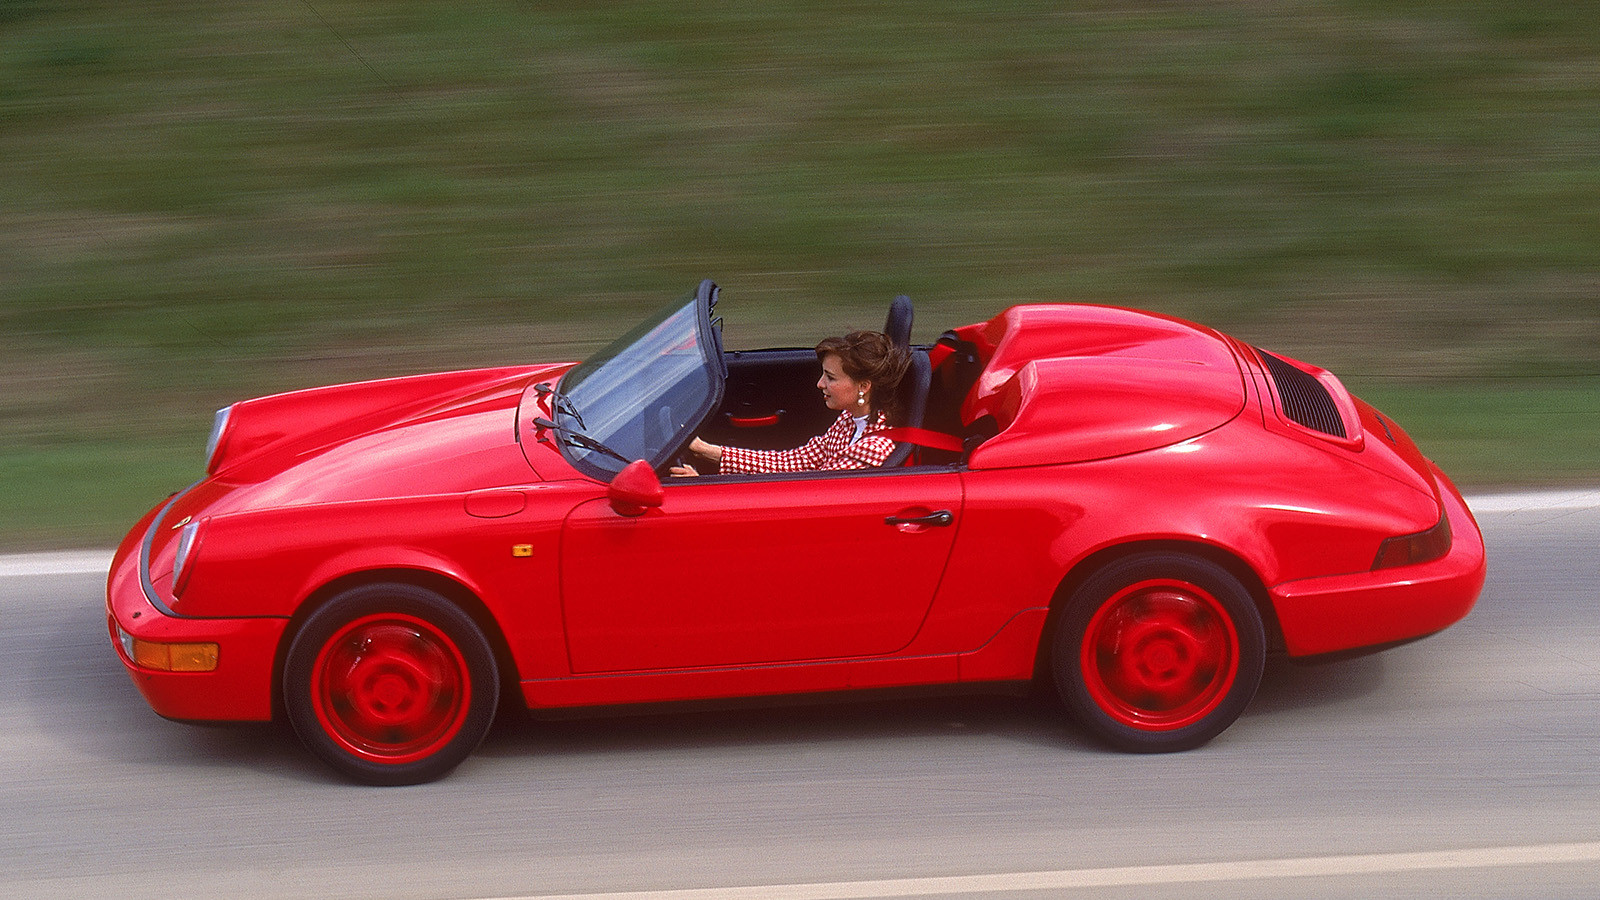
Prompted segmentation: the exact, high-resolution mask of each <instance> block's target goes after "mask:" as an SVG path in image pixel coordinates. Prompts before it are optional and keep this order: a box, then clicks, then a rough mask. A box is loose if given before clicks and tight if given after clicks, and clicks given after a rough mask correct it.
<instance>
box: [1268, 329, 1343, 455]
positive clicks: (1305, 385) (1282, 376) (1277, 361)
mask: <svg viewBox="0 0 1600 900" xmlns="http://www.w3.org/2000/svg"><path fill="white" fill-rule="evenodd" d="M1256 352H1257V353H1259V354H1260V355H1261V361H1262V362H1264V363H1266V364H1267V372H1268V373H1269V374H1271V375H1272V382H1273V384H1275V385H1277V387H1278V398H1279V399H1280V400H1282V401H1283V414H1284V415H1286V416H1288V417H1289V419H1290V420H1291V421H1294V422H1299V423H1300V424H1301V425H1304V426H1305V427H1307V428H1309V429H1311V430H1312V431H1320V432H1322V433H1323V434H1331V435H1333V436H1334V437H1346V436H1347V435H1346V434H1345V431H1344V417H1343V416H1340V415H1339V407H1337V406H1335V405H1334V404H1333V397H1331V396H1329V394H1328V389H1327V388H1325V387H1323V386H1322V382H1320V381H1318V380H1317V379H1316V378H1314V377H1312V376H1311V375H1309V374H1307V373H1305V372H1302V371H1300V370H1299V369H1298V368H1296V367H1294V366H1293V365H1290V364H1289V363H1288V362H1285V361H1284V360H1283V359H1282V358H1280V357H1277V356H1273V355H1272V354H1271V353H1268V352H1267V351H1265V350H1261V349H1259V348H1258V349H1257V350H1256Z"/></svg>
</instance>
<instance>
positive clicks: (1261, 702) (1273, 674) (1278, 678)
mask: <svg viewBox="0 0 1600 900" xmlns="http://www.w3.org/2000/svg"><path fill="white" fill-rule="evenodd" d="M1383 683H1384V658H1383V655H1382V654H1372V655H1369V656H1360V657H1356V658H1354V659H1344V660H1337V661H1332V662H1313V663H1300V662H1294V661H1292V660H1290V659H1288V658H1285V657H1273V658H1271V659H1269V660H1268V661H1267V667H1266V671H1265V672H1263V673H1262V676H1261V688H1260V690H1258V691H1256V696H1255V699H1254V700H1252V701H1251V703H1250V708H1249V709H1247V710H1245V713H1244V717H1252V718H1253V717H1258V716H1259V717H1271V716H1273V715H1274V714H1278V713H1286V712H1291V711H1292V712H1305V711H1307V710H1309V709H1315V708H1317V707H1322V706H1334V705H1338V704H1342V703H1347V702H1349V701H1351V700H1355V699H1358V698H1360V697H1364V696H1366V695H1368V694H1371V693H1373V692H1374V691H1377V690H1379V689H1380V688H1382V687H1383Z"/></svg>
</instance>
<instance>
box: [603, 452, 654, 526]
mask: <svg viewBox="0 0 1600 900" xmlns="http://www.w3.org/2000/svg"><path fill="white" fill-rule="evenodd" d="M606 498H607V499H609V500H610V501H611V508H612V509H614V510H616V511H617V514H618V515H623V516H642V515H644V514H645V510H649V509H656V508H657V507H659V506H661V479H660V478H657V477H656V470H655V469H652V468H650V464H649V463H647V462H645V461H644V460H642V459H636V460H634V461H633V462H631V463H628V464H627V465H626V466H623V467H622V471H621V472H618V473H617V477H615V478H613V479H611V486H610V487H609V488H607V490H606Z"/></svg>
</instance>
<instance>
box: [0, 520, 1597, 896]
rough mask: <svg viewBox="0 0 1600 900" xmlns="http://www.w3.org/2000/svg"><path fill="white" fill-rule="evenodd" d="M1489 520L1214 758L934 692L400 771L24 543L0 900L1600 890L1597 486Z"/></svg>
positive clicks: (1006, 704) (528, 738)
mask: <svg viewBox="0 0 1600 900" xmlns="http://www.w3.org/2000/svg"><path fill="white" fill-rule="evenodd" d="M1552 500H1554V501H1557V502H1550V501H1552ZM1530 503H1531V505H1529V504H1530ZM1519 506H1522V507H1525V508H1521V509H1518V507H1519ZM1475 508H1476V509H1477V510H1478V512H1479V516H1480V519H1481V520H1482V523H1483V525H1484V528H1485V532H1486V535H1487V538H1488V542H1489V548H1490V573H1489V583H1488V586H1487V587H1486V589H1485V592H1484V595H1483V597H1482V599H1481V600H1480V601H1479V604H1478V607H1477V609H1475V610H1474V611H1473V613H1472V614H1471V615H1470V616H1469V617H1468V618H1467V619H1466V620H1465V621H1464V622H1462V623H1460V624H1458V625H1456V626H1455V627H1454V628H1452V629H1450V630H1449V631H1447V632H1445V633H1443V634H1440V635H1436V636H1434V637H1432V638H1430V639H1428V640H1425V641H1422V642H1419V643H1416V644H1412V645H1409V646H1406V647H1401V648H1398V649H1395V650H1392V651H1389V652H1387V653H1384V654H1381V655H1378V656H1373V657H1368V658H1365V659H1359V660H1352V661H1347V662H1342V663H1336V664H1331V665H1327V666H1321V667H1316V668H1300V667H1295V666H1291V665H1286V664H1285V665H1274V666H1272V667H1270V668H1269V670H1268V673H1267V678H1266V682H1265V684H1264V686H1263V689H1262V691H1261V694H1260V695H1259V697H1258V698H1257V700H1256V702H1255V704H1254V705H1253V706H1252V707H1251V709H1250V710H1249V711H1248V712H1247V713H1246V714H1245V716H1244V717H1243V718H1242V719H1240V721H1239V722H1238V723H1237V724H1235V725H1234V727H1233V728H1231V729H1230V730H1229V731H1227V732H1226V733H1225V734H1223V735H1222V737H1220V738H1219V739H1217V740H1216V741H1215V742H1213V743H1212V744H1211V745H1209V746H1207V747H1205V748H1202V749H1200V750H1197V751H1192V752H1189V753H1184V754H1177V755H1171V756H1155V757H1138V756H1123V755H1118V754H1115V753H1110V752H1107V751H1104V750H1101V749H1100V748H1098V747H1097V746H1094V745H1092V744H1090V743H1089V742H1087V741H1086V740H1085V739H1084V738H1083V737H1082V736H1080V735H1079V734H1078V733H1076V732H1075V731H1074V730H1072V728H1071V727H1069V726H1067V725H1065V724H1064V723H1063V722H1062V721H1061V720H1060V719H1059V718H1058V717H1057V716H1055V715H1054V714H1053V713H1052V712H1051V710H1050V709H1049V708H1048V707H1044V706H1040V705H1037V704H1032V703H1029V702H1026V701H1022V700H1016V699H989V698H959V699H922V700H917V701H915V702H899V703H887V702H878V703H871V704H852V705H844V706H830V707H823V708H776V709H765V710H755V711H739V712H716V713H706V712H702V713H693V714H687V713H678V714H671V715H659V716H649V717H632V718H622V719H604V720H586V721H576V722H573V721H568V722H514V723H508V724H502V725H501V726H498V727H497V729H496V731H495V732H494V733H493V734H492V735H491V736H490V738H489V740H488V742H487V743H486V745H485V746H484V747H483V748H482V749H481V750H480V751H479V752H478V754H477V755H476V756H475V757H474V758H473V759H471V760H469V761H468V762H467V763H466V764H465V765H464V766H462V767H461V768H460V769H459V770H457V771H456V773H455V774H454V775H452V776H451V777H450V778H448V779H446V780H444V781H442V782H440V783H436V784H431V785H423V786H419V787H411V788H389V789H379V788H360V787H354V786H351V785H348V784H345V783H342V782H340V781H339V780H337V779H336V778H334V777H333V776H331V775H330V774H329V773H328V772H326V771H325V770H323V769H322V768H321V767H320V766H319V765H318V764H317V763H316V762H314V761H313V760H311V759H310V758H309V757H308V756H307V755H306V754H305V753H303V752H302V751H301V750H300V748H299V746H298V745H297V744H296V743H295V742H294V740H293V739H292V738H291V737H289V736H288V735H286V734H284V733H282V732H280V731H279V730H277V729H275V728H273V727H271V726H251V727H237V726H227V727H197V726H191V725H182V724H177V723H172V722H167V721H164V720H162V719H160V718H158V717H156V716H155V715H154V714H153V713H151V712H150V710H149V709H148V707H146V705H145V704H144V702H143V701H142V700H141V698H140V697H139V696H138V695H137V693H136V692H135V691H134V689H133V686H132V684H131V683H130V682H129V680H128V678H127V676H126V675H125V674H124V673H123V671H122V670H121V668H120V666H119V665H118V664H117V662H116V660H115V658H114V656H113V654H112V652H111V649H110V647H109V646H108V644H107V638H106V633H105V625H104V618H103V616H104V613H103V607H102V603H103V601H102V599H101V575H100V573H99V572H96V571H94V569H95V568H96V565H95V564H94V560H93V558H91V559H90V560H89V561H88V564H82V563H83V562H84V561H83V560H82V559H81V558H77V557H70V556H69V557H62V558H59V559H57V558H50V559H48V560H45V561H42V562H41V561H39V559H38V558H32V559H31V560H17V559H14V558H13V559H11V560H0V575H4V576H5V577H0V616H3V617H4V618H3V620H0V621H3V626H0V751H3V752H0V776H3V777H0V895H3V896H6V897H27V898H50V897H95V898H105V897H115V898H119V900H137V898H145V897H150V898H163V900H166V898H170V897H173V896H241V897H252V898H294V897H307V898H319V900H320V898H325V897H345V898H367V897H371V898H461V900H481V898H503V897H519V898H520V897H543V896H546V895H560V894H578V895H585V896H590V895H596V894H603V893H607V892H610V893H614V894H621V895H623V896H625V897H628V898H630V900H644V898H646V897H662V896H666V897H671V898H672V900H735V898H741V900H742V898H757V897H763V898H764V897H776V898H795V900H799V898H823V897H908V896H929V895H941V896H942V895H957V896H968V897H1005V898H1018V897H1075V896H1093V897H1098V898H1106V897H1111V898H1120V897H1144V896H1151V895H1164V896H1182V897H1185V898H1193V897H1224V896H1226V897H1230V898H1238V897H1273V898H1283V897H1371V896H1386V897H1403V896H1426V897H1438V896H1448V897H1593V896H1596V895H1600V541H1597V536H1600V491H1596V492H1593V493H1589V494H1584V493H1582V492H1570V493H1569V494H1568V495H1565V496H1564V497H1543V498H1539V500H1538V502H1537V503H1533V502H1532V501H1528V500H1525V499H1512V498H1475ZM61 569H66V570H69V571H68V573H67V574H49V573H50V572H54V571H59V570H61ZM73 569H87V570H89V571H80V572H77V573H76V574H73V573H71V571H70V570H73ZM669 890H676V891H680V893H676V894H666V895H663V894H662V893H659V892H661V891H669Z"/></svg>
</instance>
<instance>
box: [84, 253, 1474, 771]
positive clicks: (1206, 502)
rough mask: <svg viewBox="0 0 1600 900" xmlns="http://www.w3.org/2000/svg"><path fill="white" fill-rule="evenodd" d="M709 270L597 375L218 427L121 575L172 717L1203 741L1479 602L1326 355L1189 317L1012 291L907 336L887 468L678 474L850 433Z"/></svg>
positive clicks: (577, 369) (309, 725)
mask: <svg viewBox="0 0 1600 900" xmlns="http://www.w3.org/2000/svg"><path fill="white" fill-rule="evenodd" d="M717 295H718V291H717V288H716V286H715V285H714V284H712V283H711V282H710V281H706V282H704V283H702V284H701V285H700V286H699V288H698V289H697V290H696V291H695V292H693V293H691V294H689V295H687V296H685V297H684V298H683V299H681V300H679V301H677V302H675V303H672V304H669V305H668V306H667V307H665V308H664V309H662V310H661V311H660V312H659V313H658V314H656V315H655V316H653V317H651V318H650V319H648V320H646V321H645V322H643V323H642V324H640V325H639V326H638V327H636V328H634V329H633V330H632V331H630V332H628V333H627V334H626V335H624V336H622V337H621V338H619V339H618V340H617V341H616V342H615V343H613V344H611V345H610V346H609V347H607V348H605V349H604V350H602V351H600V352H599V353H597V354H595V355H594V356H592V357H591V358H589V359H588V360H586V361H584V362H582V363H579V364H576V365H574V364H572V363H552V364H544V365H523V366H513V367H506V368H495V369H483V370H474V371H463V372H448V373H442V374H432V375H419V376H415V377H406V378H395V379H388V380H382V381H373V382H366V383H360V384H343V385H336V386H332V387H324V388H317V389H313V390H305V391H297V392H293V393H288V394H280V395H276V396H270V397H262V398H258V399H254V400H247V401H243V402H240V403H236V404H234V405H233V406H230V407H228V408H226V409H224V410H222V411H220V412H219V413H218V414H217V419H216V426H215V429H214V430H213V433H212V436H211V441H210V447H209V449H208V451H207V454H208V459H207V463H206V473H207V474H206V476H205V478H204V479H202V480H201V481H199V482H197V483H195V484H193V485H191V486H189V487H188V488H186V489H184V490H182V491H180V492H179V493H177V494H175V495H174V496H173V497H171V498H170V499H168V500H166V501H165V502H163V503H162V504H160V505H159V506H158V507H157V508H156V509H154V510H152V511H151V512H149V513H148V514H147V515H146V516H145V517H144V518H143V519H142V520H141V521H140V522H139V523H138V524H137V525H135V526H134V528H133V530H132V531H131V532H130V533H129V534H128V537H127V538H126V540H125V541H124V542H123V544H122V546H121V548H120V549H119V550H118V552H117V555H116V558H115V561H114V563H113V566H112V569H111V574H110V579H109V583H108V586H107V613H108V620H107V624H108V626H109V628H110V635H111V640H112V644H113V646H114V647H115V649H116V652H117V653H118V655H119V657H120V658H121V660H122V663H123V665H124V666H126V667H127V669H128V671H129V673H130V674H131V675H132V677H133V680H134V683H135V684H136V685H137V686H138V688H139V690H140V691H141V692H142V693H143V694H144V696H145V698H146V699H147V700H148V701H149V703H150V705H151V706H152V707H153V708H154V709H155V711H156V712H157V713H159V714H161V715H162V716H166V717H169V718H173V719H181V720H235V721H252V720H254V721H264V720H269V719H272V718H273V717H275V716H283V717H286V718H287V720H288V722H290V723H291V724H292V725H293V727H294V730H295V732H296V733H297V734H298V735H299V737H300V738H301V740H302V741H303V742H304V743H305V745H306V746H307V747H308V748H309V749H310V750H311V751H312V752H313V753H314V754H315V755H317V756H318V757H320V758H321V759H322V760H324V761H325V762H327V763H328V764H329V765H331V766H332V767H333V768H334V769H336V770H337V771H339V772H341V773H343V774H344V775H345V776H347V777H350V778H353V779H355V780H358V781H363V782H369V783H376V784H408V783H416V782H421V781H426V780H430V779H434V778H438V777H440V776H442V775H444V774H445V773H447V772H449V771H450V770H451V769H453V768H454V767H455V766H456V765H458V764H459V763H460V762H461V761H462V760H464V759H465V758H466V757H467V756H468V755H469V754H471V753H472V751H473V749H474V748H475V747H476V746H477V745H478V744H479V742H480V741H481V740H482V739H483V737H484V735H485V733H486V732H487V731H488V729H489V726H490V724H491V721H492V719H493V717H494V715H495V713H496V710H497V709H498V708H499V707H500V705H501V703H502V700H503V699H509V698H515V700H516V701H517V702H519V703H520V704H522V705H525V706H527V707H528V708H530V709H533V710H536V711H537V710H553V709H557V708H568V707H593V706H604V705H611V704H636V703H646V702H662V701H679V700H708V699H719V698H734V697H758V696H771V695H777V694H799V693H819V694H820V693H829V692H845V691H851V690H860V689H873V688H899V687H912V686H940V685H958V684H959V685H989V686H993V687H996V688H1009V687H1016V686H1026V685H1027V684H1028V683H1029V682H1032V681H1034V680H1035V679H1044V680H1047V681H1048V682H1051V683H1053V685H1054V687H1055V689H1056V690H1057V691H1058V692H1059V694H1060V696H1061V699H1062V701H1063V704H1064V705H1065V707H1066V710H1067V712H1068V713H1069V714H1070V715H1071V717H1072V718H1073V719H1074V720H1076V721H1077V722H1078V723H1079V724H1080V726H1081V727H1082V728H1083V729H1084V730H1085V731H1087V732H1089V733H1091V734H1093V735H1094V736H1095V737H1097V738H1099V739H1100V740H1102V741H1104V742H1105V743H1107V744H1109V745H1111V746H1113V747H1116V748H1120V749H1123V750H1130V751H1141V752H1154V751H1171V750H1183V749H1188V748H1192V747H1196V746H1198V745H1200V744H1202V743H1204V742H1206V741H1208V740H1210V739H1212V738H1213V737H1215V736H1216V735H1217V734H1219V733H1220V732H1222V731H1223V730H1224V729H1225V728H1227V727H1228V726H1229V725H1230V724H1231V723H1232V722H1233V721H1234V719H1235V718H1237V717H1238V716H1239V714H1240V713H1241V712H1242V711H1243V710H1244V708H1245V706H1246V705H1247V704H1248V703H1249V702H1250V700H1251V697H1252V696H1253V695H1254V693H1255V691H1256V688H1257V686H1258V684H1259V683H1260V680H1261V675H1262V669H1263V664H1264V660H1265V659H1266V657H1267V655H1268V654H1271V653H1280V654H1286V655H1287V656H1289V657H1295V658H1312V657H1325V656H1330V655H1335V654H1349V653H1354V652H1361V651H1368V650H1374V649H1381V648H1384V647H1387V646H1391V645H1394V644H1397V643H1400V642H1404V641H1408V640H1412V639H1414V638H1418V637H1422V636H1424V635H1427V634H1430V633H1433V632H1436V631H1438V630H1440V629H1442V628H1445V627H1446V626H1448V625H1450V624H1451V623H1453V622H1455V621H1457V620H1459V619H1460V618H1461V617H1462V616H1464V615H1466V614H1467V612H1468V610H1470V609H1471V608H1472V605H1473V603H1474V601H1475V600H1476V598H1477V595H1478V592H1479V590H1480V588H1481V587H1482V584H1483V579H1484V566H1485V556H1484V549H1483V542H1482V538H1481V536H1480V534H1479V531H1478V527H1477V525H1476V523H1475V522H1474V521H1473V518H1472V515H1471V513H1470V512H1469V511H1468V509H1467V506H1466V504H1465V503H1464V502H1463V501H1462V498H1461V495H1460V494H1459V493H1458V491H1457V490H1456V488H1455V487H1454V486H1453V485H1452V484H1451V483H1450V481H1449V479H1448V478H1446V477H1445V475H1444V473H1443V472H1441V471H1440V470H1439V469H1438V468H1437V467H1436V466H1434V465H1433V464H1432V463H1431V462H1429V460H1428V459H1426V458H1425V457H1424V456H1423V455H1422V453H1421V452H1420V451H1419V450H1418V449H1417V447H1416V445H1415V444H1413V443H1412V441H1411V440H1410V438H1408V437H1407V436H1406V433H1405V432H1404V431H1402V430H1401V428H1400V426H1399V425H1397V424H1395V423H1394V422H1393V421H1392V420H1390V419H1389V418H1387V417H1386V416H1384V415H1383V414H1382V413H1380V412H1378V411H1377V410H1375V409H1373V408H1372V407H1371V406H1369V405H1367V404H1366V403H1363V402H1362V401H1360V400H1358V399H1356V398H1355V397H1353V396H1351V395H1350V393H1349V392H1348V391H1346V390H1345V388H1344V386H1343V385H1342V384H1341V383H1340V382H1339V380H1338V379H1337V378H1335V377H1334V376H1333V375H1331V374H1329V373H1328V372H1326V371H1323V370H1321V369H1318V368H1316V367H1314V366H1310V365H1307V364H1305V363H1302V362H1297V361H1295V360H1293V359H1289V358H1286V357H1284V356H1281V355H1278V354H1274V353H1271V352H1268V351H1265V350H1261V349H1258V348H1255V347H1252V346H1249V345H1247V344H1244V343H1242V342H1240V341H1238V340H1235V339H1233V338H1230V337H1228V336H1226V335H1223V334H1220V333H1218V332H1216V331H1213V330H1211V329H1208V328H1204V327H1201V326H1198V325H1194V324H1191V323H1188V322H1183V321H1179V320H1177V319H1173V318H1169V317H1166V316H1162V315H1156V314H1151V313H1145V312H1136V311H1132V310H1127V309H1117V308H1110V307H1101V306H1079V305H1039V306H1016V307H1012V308H1011V309H1007V310H1005V311H1004V312H1001V313H1000V314H999V315H997V316H995V317H994V318H993V319H990V320H989V321H987V322H982V323H979V324H974V325H967V326H965V327H959V328H955V329H953V330H951V331H948V332H946V333H945V334H944V335H943V336H942V337H940V338H939V340H938V341H937V342H935V343H933V344H927V345H911V344H910V343H909V334H910V320H911V309H910V302H909V301H907V300H905V298H899V299H897V300H896V302H895V304H894V305H893V306H891V310H890V316H889V322H888V324H887V326H886V333H887V334H888V335H889V336H890V338H891V340H893V341H895V342H898V343H899V344H900V345H901V346H903V347H905V348H906V349H907V350H908V351H909V354H910V359H911V364H910V368H909V370H908V373H907V375H906V377H905V378H904V379H902V381H901V384H900V386H899V388H898V391H899V398H898V399H899V400H900V404H899V405H900V408H901V409H903V410H904V419H905V420H906V421H904V422H903V423H899V427H897V428H896V429H895V430H893V431H891V432H889V435H890V436H891V437H893V438H894V439H895V440H896V443H895V445H894V451H893V453H892V454H891V455H890V457H889V458H888V460H887V461H886V462H885V463H884V464H883V465H881V466H876V467H872V468H865V469H854V470H844V471H804V472H793V473H784V474H765V475H736V474H714V473H708V474H705V475H704V476H703V477H698V478H675V477H671V475H670V474H669V471H670V469H671V467H672V466H673V465H674V463H675V462H676V461H678V460H679V459H680V458H681V457H682V455H683V454H684V453H685V451H686V449H687V448H688V447H689V445H690V442H691V441H692V440H693V439H694V438H695V437H696V436H697V435H699V436H702V437H704V438H706V439H707V440H710V441H716V442H727V443H731V444H734V445H737V446H740V447H748V448H758V449H759V448H786V447H794V446H797V445H799V444H802V443H804V442H805V441H806V440H807V439H808V438H811V437H813V436H815V435H818V434H820V433H822V432H823V431H825V430H826V429H827V428H828V426H829V423H830V422H832V420H833V418H834V415H835V413H834V411H833V410H830V409H828V408H826V407H825V406H824V405H823V402H822V399H821V398H820V397H819V396H818V390H817V378H818V354H817V352H816V351H814V350H811V349H774V350H753V351H739V350H726V349H724V348H723V346H722V340H721V328H720V325H721V320H720V319H718V318H715V317H714V314H713V307H714V306H715V305H716V302H717Z"/></svg>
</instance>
